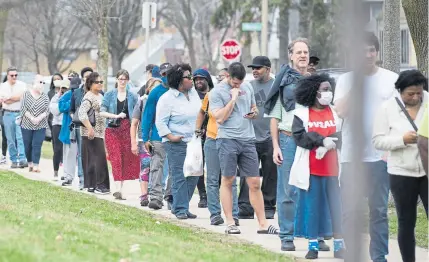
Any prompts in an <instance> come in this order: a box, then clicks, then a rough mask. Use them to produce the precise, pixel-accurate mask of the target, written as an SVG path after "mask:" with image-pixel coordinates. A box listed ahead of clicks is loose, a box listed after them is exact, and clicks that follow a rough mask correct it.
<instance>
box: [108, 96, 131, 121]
mask: <svg viewBox="0 0 429 262" xmlns="http://www.w3.org/2000/svg"><path fill="white" fill-rule="evenodd" d="M127 103H128V101H127V99H126V98H125V100H124V107H123V108H122V110H121V112H120V113H123V112H124V111H125V106H126V105H127ZM120 113H119V114H120ZM107 126H108V127H110V128H118V127H120V126H121V119H120V118H115V119H109V121H108V122H107Z"/></svg>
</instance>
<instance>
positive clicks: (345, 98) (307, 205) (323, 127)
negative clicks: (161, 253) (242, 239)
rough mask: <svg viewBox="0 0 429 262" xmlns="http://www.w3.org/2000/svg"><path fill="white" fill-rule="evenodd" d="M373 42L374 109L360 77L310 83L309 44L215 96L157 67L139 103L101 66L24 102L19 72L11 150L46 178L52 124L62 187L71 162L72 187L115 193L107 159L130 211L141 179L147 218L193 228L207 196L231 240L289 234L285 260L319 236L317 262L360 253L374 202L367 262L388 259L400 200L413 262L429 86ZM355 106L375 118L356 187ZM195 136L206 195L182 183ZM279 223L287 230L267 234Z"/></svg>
mask: <svg viewBox="0 0 429 262" xmlns="http://www.w3.org/2000/svg"><path fill="white" fill-rule="evenodd" d="M365 44H366V49H364V50H365V53H364V54H365V55H366V58H367V64H366V65H365V81H364V88H363V89H364V91H363V93H364V97H365V101H366V102H365V106H364V107H362V106H361V105H354V104H353V95H354V92H355V91H356V89H353V88H351V86H353V84H352V83H353V82H352V81H353V75H354V74H353V72H350V73H347V74H344V75H342V76H340V77H339V79H338V80H337V83H335V81H334V80H333V79H332V78H330V76H329V75H326V74H317V72H313V71H312V72H311V73H310V72H309V71H308V64H309V53H310V45H309V42H308V40H307V39H303V38H299V39H296V40H294V41H292V42H291V44H290V45H289V46H288V52H289V60H290V65H285V66H282V68H281V69H280V71H279V73H278V74H277V75H276V78H275V79H274V78H272V77H271V76H270V72H271V62H270V60H269V59H268V58H267V57H264V56H258V57H255V58H254V59H253V61H252V64H251V65H248V67H250V68H251V69H252V72H253V76H254V80H253V81H250V82H245V81H244V78H245V75H246V70H245V67H244V66H243V65H242V64H241V63H232V64H231V65H230V66H229V67H228V68H224V69H222V70H221V71H220V72H219V73H218V76H217V77H216V78H217V81H218V83H217V84H216V85H214V84H213V82H212V79H211V76H210V74H209V72H208V71H207V70H205V69H198V70H195V71H193V70H192V68H191V67H190V66H189V65H188V64H176V65H171V64H169V63H164V64H162V65H160V66H159V67H158V66H155V65H148V67H147V68H146V70H147V76H148V77H149V79H148V81H147V83H146V85H145V86H144V87H142V89H141V90H139V92H138V94H134V93H132V92H131V91H130V90H129V88H128V81H129V79H130V77H129V74H128V72H127V71H126V70H120V71H119V72H118V73H117V75H116V80H117V83H116V86H115V88H114V89H113V90H111V91H108V92H107V93H105V94H104V93H103V91H102V90H103V84H104V83H103V80H102V78H101V76H100V75H99V74H98V73H97V72H93V70H92V69H91V68H84V69H82V71H81V79H80V78H79V76H78V75H76V74H71V75H69V78H68V79H62V77H61V76H60V75H59V74H56V75H54V76H53V78H52V84H51V86H52V87H53V89H54V88H55V89H54V90H55V91H54V93H53V94H50V96H49V97H48V96H47V95H45V94H44V93H43V92H42V90H41V87H42V84H43V80H42V78H41V77H40V76H36V78H35V80H34V83H33V85H32V86H31V88H29V89H28V90H26V88H25V85H24V84H23V83H22V82H19V81H17V69H16V68H9V69H8V70H7V79H6V81H5V82H4V83H3V84H2V85H1V86H0V99H1V102H2V105H3V111H4V115H3V121H2V130H4V132H3V133H4V134H5V138H6V139H5V138H3V143H4V141H5V140H7V147H8V149H9V155H10V160H11V162H12V166H11V167H12V168H16V167H26V166H29V169H30V171H33V172H39V171H40V170H39V167H38V164H39V160H40V150H41V145H42V142H43V137H44V133H45V132H44V131H45V129H46V128H48V127H49V125H51V126H52V127H51V129H52V131H53V151H54V157H53V168H54V177H58V175H59V174H58V170H59V166H60V164H61V163H62V165H63V175H62V179H63V180H64V182H62V185H63V186H69V185H71V184H72V181H73V179H74V177H75V173H76V166H77V167H78V168H77V172H78V177H79V187H80V189H81V190H82V189H84V188H87V189H88V191H89V192H94V193H98V194H109V193H110V180H109V169H108V163H107V160H108V161H110V163H111V166H112V175H113V179H114V183H115V187H116V189H115V192H114V193H113V196H114V197H115V198H116V199H118V200H122V199H125V194H126V192H124V190H123V185H124V181H127V180H137V179H138V180H139V181H140V188H141V196H140V203H141V205H142V206H148V207H149V208H151V209H153V210H159V209H162V208H163V206H164V200H165V201H166V203H167V208H168V209H170V210H171V212H172V213H173V214H174V215H175V216H176V217H177V218H178V219H194V218H196V217H197V216H196V215H195V214H193V213H191V212H190V210H189V202H190V200H191V198H192V196H193V194H194V191H195V189H196V188H198V191H199V195H200V202H199V205H198V206H199V207H201V208H205V207H208V210H209V212H210V224H211V225H221V224H226V229H225V233H227V234H240V233H241V231H240V229H239V226H240V221H239V220H240V219H253V218H254V214H256V218H257V221H258V225H259V229H258V231H257V233H259V234H272V235H278V236H279V237H280V240H281V250H283V251H295V249H296V248H295V245H294V238H295V237H305V238H307V239H308V253H307V255H306V258H307V259H316V258H318V253H319V251H330V249H331V248H330V247H329V246H328V245H327V244H326V243H325V241H324V240H325V239H328V238H333V239H334V242H333V243H334V247H333V251H334V257H336V258H346V259H347V257H348V256H349V257H350V256H353V252H348V251H350V250H353V247H354V246H355V244H356V243H355V242H354V241H355V238H354V236H356V235H358V234H359V233H361V232H358V231H357V229H359V228H360V227H357V226H356V225H358V224H359V223H362V221H359V218H360V216H359V214H362V213H363V211H362V209H361V208H360V207H361V206H362V203H364V202H365V200H364V198H365V197H367V198H368V206H369V228H370V230H369V234H370V238H371V240H370V242H371V243H370V247H369V253H370V256H371V259H372V260H373V261H377V262H378V261H386V258H385V257H386V255H387V254H388V237H389V234H388V217H387V202H388V194H389V189H391V191H392V194H393V198H394V201H395V205H396V212H397V214H398V218H399V219H398V224H399V234H398V241H399V247H400V250H401V254H402V258H403V261H415V237H414V227H415V223H416V212H417V202H418V198H419V197H420V198H421V199H422V202H423V205H424V208H425V210H426V214H427V212H428V206H427V203H428V179H427V166H426V165H427V161H426V162H425V161H423V162H422V157H420V154H421V153H420V152H421V151H420V152H419V150H422V148H423V152H425V151H424V150H426V151H427V117H428V112H427V111H428V110H427V106H428V93H427V87H428V85H427V79H426V78H425V77H424V76H423V75H422V74H421V73H420V72H419V71H417V70H410V71H405V72H402V73H401V74H400V75H399V77H398V75H397V74H395V73H393V72H391V71H388V70H386V69H383V68H380V67H378V66H377V65H376V59H377V55H378V51H379V42H378V39H377V37H376V36H375V35H373V34H371V33H368V34H367V35H366V38H365ZM81 82H82V83H81ZM334 94H335V95H334ZM49 100H50V102H49ZM357 108H358V109H359V110H361V111H362V112H363V126H362V127H361V128H362V132H363V139H364V141H363V142H364V144H363V146H364V148H363V158H362V159H361V164H362V165H363V167H364V170H365V172H364V173H363V174H361V175H360V176H356V175H352V174H353V170H352V168H354V167H355V165H354V164H355V163H354V162H353V161H352V159H353V158H352V152H353V149H354V148H356V147H357V145H356V140H355V139H354V134H355V133H354V132H356V131H355V130H353V128H354V126H353V121H352V118H351V116H353V110H356V109H357ZM50 115H51V118H50ZM374 116H375V117H374ZM48 120H50V121H48ZM420 124H422V127H420V128H419V125H420ZM424 125H426V127H425V126H424ZM417 132H419V135H420V136H418V133H417ZM193 136H197V137H201V138H202V142H203V143H202V145H201V150H202V152H203V154H204V162H205V166H206V173H205V177H206V180H207V192H206V186H205V178H204V176H200V177H194V176H188V175H187V174H184V171H183V170H184V169H183V166H184V162H185V158H186V150H187V142H189V141H190V140H191V138H192V137H193ZM418 138H419V143H417V142H418ZM424 146H426V149H424V148H425V147H424ZM379 150H380V151H379ZM382 151H385V153H382ZM386 154H387V159H386V157H385V156H386ZM5 155H6V154H5V150H3V156H4V157H5ZM426 157H427V152H426ZM3 160H4V159H3V158H2V161H3ZM3 162H4V161H3ZM386 162H387V163H386ZM237 176H239V177H240V184H239V186H240V193H239V195H238V193H237V191H238V189H237V183H236V177H237ZM261 177H262V184H261ZM356 184H358V185H361V186H360V187H356V186H355V185H356ZM221 206H222V208H223V213H224V215H225V220H224V218H223V217H222V212H221ZM276 211H277V214H278V225H279V227H280V229H277V228H276V227H275V226H273V225H271V223H270V222H268V220H270V219H273V218H274V215H275V212H276ZM346 246H347V247H348V248H347V249H346Z"/></svg>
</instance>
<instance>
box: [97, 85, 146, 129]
mask: <svg viewBox="0 0 429 262" xmlns="http://www.w3.org/2000/svg"><path fill="white" fill-rule="evenodd" d="M137 101H138V97H137V95H136V94H134V93H132V92H131V91H130V90H129V89H128V88H127V102H128V115H129V119H130V121H131V119H132V114H133V110H134V106H135V105H136V104H137ZM117 104H118V89H113V90H110V91H109V92H107V93H106V94H105V95H104V98H103V103H102V104H101V112H108V113H111V114H115V115H116V114H118V112H117Z"/></svg>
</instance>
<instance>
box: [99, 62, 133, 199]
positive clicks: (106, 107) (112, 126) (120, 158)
mask: <svg viewBox="0 0 429 262" xmlns="http://www.w3.org/2000/svg"><path fill="white" fill-rule="evenodd" d="M129 80H130V75H129V74H128V71H126V70H119V72H118V73H117V74H116V81H117V82H116V86H115V87H116V88H115V89H113V90H111V91H109V92H107V93H106V94H105V95H104V99H103V103H102V105H101V112H107V113H109V114H113V115H116V116H117V117H118V119H114V121H113V122H112V120H108V121H107V128H106V149H107V153H108V155H109V160H110V163H111V164H112V173H113V179H114V180H115V185H116V190H117V191H116V192H115V193H113V196H114V197H115V198H116V199H119V200H122V199H124V198H123V196H122V194H123V192H122V188H123V185H124V181H125V180H135V179H139V176H140V158H139V157H138V156H136V155H134V154H133V152H132V151H131V135H130V128H131V119H132V113H133V109H134V106H135V105H136V103H137V100H138V98H137V96H136V95H135V94H133V93H131V92H130V91H129V90H128V87H127V84H128V81H129Z"/></svg>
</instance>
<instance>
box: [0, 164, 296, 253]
mask: <svg viewBox="0 0 429 262" xmlns="http://www.w3.org/2000/svg"><path fill="white" fill-rule="evenodd" d="M157 221H159V222H157ZM0 225H1V226H0V261H8V262H9V261H16V262H21V261H246V262H247V261H292V260H291V259H290V258H288V257H286V256H283V255H280V254H274V253H271V252H269V251H266V250H264V249H262V248H261V247H258V246H254V245H250V244H247V243H244V242H243V241H240V240H238V239H236V238H233V237H227V236H225V235H221V234H214V233H209V232H207V231H204V230H201V229H197V228H189V227H180V226H177V225H174V224H171V223H168V222H167V221H165V220H163V219H162V218H157V217H154V216H152V215H151V214H149V213H146V212H144V211H142V210H139V209H137V208H131V207H127V206H123V205H120V204H115V203H111V202H109V201H104V200H99V199H97V198H95V197H93V196H90V195H85V194H82V193H78V192H73V191H71V190H66V189H63V188H60V187H56V186H54V185H50V184H47V183H44V182H38V181H31V180H27V179H25V178H23V177H21V176H19V175H17V174H15V173H11V172H3V171H0ZM121 259H126V260H121Z"/></svg>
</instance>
